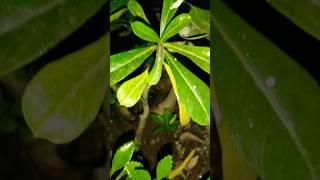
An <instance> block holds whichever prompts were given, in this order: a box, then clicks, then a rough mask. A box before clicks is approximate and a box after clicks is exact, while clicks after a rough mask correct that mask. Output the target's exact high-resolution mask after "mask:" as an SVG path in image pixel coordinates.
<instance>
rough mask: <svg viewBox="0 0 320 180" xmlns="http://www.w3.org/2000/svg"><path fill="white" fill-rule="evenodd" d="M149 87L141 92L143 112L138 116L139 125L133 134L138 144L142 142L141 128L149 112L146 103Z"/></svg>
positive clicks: (142, 128)
mask: <svg viewBox="0 0 320 180" xmlns="http://www.w3.org/2000/svg"><path fill="white" fill-rule="evenodd" d="M149 89H150V87H149V86H147V87H146V88H145V89H144V91H143V94H142V103H143V113H142V114H141V115H140V116H139V125H138V128H137V130H136V135H135V139H134V140H135V142H136V143H137V144H139V145H141V143H142V135H143V130H144V126H145V125H146V122H147V119H148V117H149V114H150V108H149V103H148V94H149Z"/></svg>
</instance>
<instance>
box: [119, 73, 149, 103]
mask: <svg viewBox="0 0 320 180" xmlns="http://www.w3.org/2000/svg"><path fill="white" fill-rule="evenodd" d="M147 84H148V69H146V70H145V71H144V72H143V73H141V74H140V75H138V76H136V77H134V78H132V79H130V80H128V81H126V82H124V83H123V84H121V86H120V87H119V89H118V91H117V98H118V101H119V103H120V105H122V106H126V107H132V106H134V105H135V104H136V103H137V102H138V101H139V100H140V98H141V95H142V93H143V90H144V88H145V87H146V85H147Z"/></svg>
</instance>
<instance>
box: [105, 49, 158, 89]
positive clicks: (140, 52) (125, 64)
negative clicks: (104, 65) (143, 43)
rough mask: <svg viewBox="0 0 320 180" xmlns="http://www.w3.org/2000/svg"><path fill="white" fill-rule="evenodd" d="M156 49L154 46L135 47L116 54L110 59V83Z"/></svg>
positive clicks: (128, 71) (116, 80) (125, 73)
mask: <svg viewBox="0 0 320 180" xmlns="http://www.w3.org/2000/svg"><path fill="white" fill-rule="evenodd" d="M155 49H156V46H150V47H145V48H137V49H133V50H129V51H125V52H121V53H118V54H114V55H112V56H111V59H110V85H113V84H115V83H117V82H119V81H121V80H122V79H124V78H125V77H127V76H128V75H129V74H130V73H132V72H133V71H134V70H136V69H137V68H138V67H139V66H140V65H141V64H142V63H143V62H144V61H145V60H146V59H147V58H148V57H149V56H150V55H151V54H152V53H153V51H154V50H155Z"/></svg>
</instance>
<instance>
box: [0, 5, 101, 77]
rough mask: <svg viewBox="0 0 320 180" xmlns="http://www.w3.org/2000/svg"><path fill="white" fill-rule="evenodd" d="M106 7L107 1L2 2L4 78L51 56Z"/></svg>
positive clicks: (1, 64) (0, 38)
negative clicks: (56, 47)
mask: <svg viewBox="0 0 320 180" xmlns="http://www.w3.org/2000/svg"><path fill="white" fill-rule="evenodd" d="M103 4H105V0H92V1H78V0H46V1H39V0H37V1H36V0H33V1H19V0H2V1H1V5H0V7H1V8H0V9H1V10H0V50H1V53H0V76H2V75H4V74H6V73H9V72H12V71H14V70H16V69H18V68H20V67H22V66H24V65H26V64H28V63H30V62H32V61H34V60H36V59H37V58H38V57H40V56H42V55H44V54H45V53H47V52H48V51H49V50H50V49H52V48H53V47H54V46H55V45H57V44H58V43H59V42H61V41H62V40H64V39H65V38H66V37H67V36H69V35H70V34H71V33H73V32H74V31H75V30H77V29H78V28H79V27H80V26H81V25H82V24H84V23H85V22H86V21H87V20H88V19H89V18H90V17H91V16H93V15H94V14H95V13H96V12H97V11H98V10H99V9H100V8H101V7H102V5H103Z"/></svg>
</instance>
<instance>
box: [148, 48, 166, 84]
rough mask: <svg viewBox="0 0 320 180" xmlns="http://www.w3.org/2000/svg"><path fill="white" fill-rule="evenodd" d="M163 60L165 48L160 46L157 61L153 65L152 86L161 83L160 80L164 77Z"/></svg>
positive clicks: (150, 81)
mask: <svg viewBox="0 0 320 180" xmlns="http://www.w3.org/2000/svg"><path fill="white" fill-rule="evenodd" d="M163 60H164V54H163V46H162V45H158V49H157V54H156V60H155V62H154V65H153V67H152V70H151V72H150V75H149V85H150V86H153V85H156V84H158V82H159V81H160V78H161V75H162V64H163Z"/></svg>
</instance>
